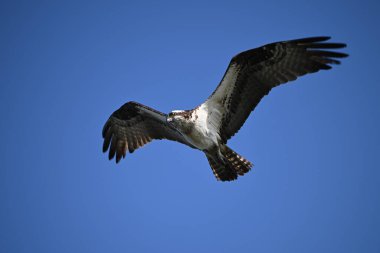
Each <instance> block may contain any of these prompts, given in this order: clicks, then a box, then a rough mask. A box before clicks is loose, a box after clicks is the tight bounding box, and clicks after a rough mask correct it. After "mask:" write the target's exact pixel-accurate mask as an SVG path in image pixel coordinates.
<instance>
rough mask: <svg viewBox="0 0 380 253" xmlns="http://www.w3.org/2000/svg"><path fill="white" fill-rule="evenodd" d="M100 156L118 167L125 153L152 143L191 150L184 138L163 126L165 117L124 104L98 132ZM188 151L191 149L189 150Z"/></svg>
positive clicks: (141, 106)
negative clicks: (173, 144) (164, 142)
mask: <svg viewBox="0 0 380 253" xmlns="http://www.w3.org/2000/svg"><path fill="white" fill-rule="evenodd" d="M102 135H103V138H104V142H103V152H107V150H109V153H108V158H109V159H110V160H111V159H113V158H114V157H115V156H116V162H117V163H118V162H119V161H120V160H121V158H124V157H125V155H126V152H127V150H128V151H129V152H130V153H133V152H134V151H135V150H136V149H138V148H140V147H142V146H144V145H145V144H147V143H149V142H150V141H152V140H154V139H167V140H172V141H178V142H181V143H183V144H186V145H189V146H191V144H189V143H187V142H186V140H185V139H184V137H183V136H182V135H181V134H180V133H179V132H178V131H177V130H176V129H175V128H173V127H172V126H171V125H169V124H167V122H166V114H164V113H161V112H159V111H156V110H154V109H152V108H149V107H147V106H145V105H142V104H139V103H136V102H128V103H126V104H124V105H123V106H121V107H120V108H119V109H118V110H116V111H115V112H114V113H113V114H112V115H111V116H110V117H109V119H108V120H107V122H106V123H105V125H104V127H103V132H102ZM191 147H192V146H191Z"/></svg>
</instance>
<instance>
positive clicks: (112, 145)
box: [103, 37, 347, 181]
mask: <svg viewBox="0 0 380 253" xmlns="http://www.w3.org/2000/svg"><path fill="white" fill-rule="evenodd" d="M328 39H330V38H329V37H312V38H305V39H297V40H290V41H282V42H276V43H271V44H268V45H265V46H262V47H259V48H256V49H251V50H248V51H245V52H242V53H240V54H238V55H236V56H235V57H233V58H232V60H231V62H230V64H229V66H228V68H227V70H226V73H225V74H224V76H223V79H222V81H221V82H220V84H219V85H218V87H217V88H216V90H215V91H214V92H213V94H212V95H211V96H210V97H209V98H208V99H207V100H206V101H205V102H204V103H203V104H201V105H200V106H198V107H196V108H195V109H193V110H187V111H173V112H171V113H170V114H169V115H166V114H164V113H161V112H158V111H156V110H154V109H152V108H149V107H147V106H144V105H141V104H138V103H135V102H128V103H126V104H125V105H123V106H122V107H121V108H120V109H118V110H117V111H115V112H114V113H113V114H112V115H111V116H110V118H109V119H108V121H107V122H106V124H105V126H104V128H103V138H104V144H103V152H106V151H107V150H108V148H109V149H110V151H109V159H112V158H113V157H114V156H115V154H116V162H119V161H120V159H121V157H125V154H126V151H127V150H128V151H129V152H130V153H132V152H133V151H134V150H136V149H137V148H139V147H141V146H143V145H145V144H146V143H148V142H150V141H152V140H153V139H168V140H172V141H178V142H180V143H183V144H186V145H188V146H190V147H192V148H196V149H199V150H201V151H203V152H204V153H205V154H206V157H207V159H208V161H209V163H210V166H211V168H212V170H213V172H214V175H215V176H216V178H217V179H218V180H222V181H230V180H234V179H236V178H237V177H238V176H239V175H243V174H244V173H246V172H248V171H249V170H250V168H251V167H252V163H251V162H249V161H248V160H246V159H245V158H243V157H242V156H240V155H238V154H237V153H235V152H234V151H233V150H231V149H230V148H229V147H227V145H226V143H227V140H228V139H230V138H231V137H232V136H233V135H234V134H235V133H237V132H238V131H239V129H240V128H241V127H242V125H243V124H244V122H245V120H246V119H247V118H248V116H249V114H250V113H251V111H252V110H253V109H254V108H255V107H256V106H257V104H258V103H259V102H260V101H261V99H262V98H263V97H264V96H265V95H267V94H268V93H269V92H270V90H271V89H272V88H274V87H276V86H278V85H280V84H283V83H286V82H288V81H293V80H295V79H297V78H298V77H299V76H302V75H305V74H307V73H314V72H317V71H319V70H327V69H330V68H331V64H339V63H340V61H339V60H337V59H338V58H343V57H346V56H347V54H344V53H340V52H334V51H329V50H330V49H338V48H343V47H345V46H346V45H345V44H342V43H328V42H325V41H327V40H328Z"/></svg>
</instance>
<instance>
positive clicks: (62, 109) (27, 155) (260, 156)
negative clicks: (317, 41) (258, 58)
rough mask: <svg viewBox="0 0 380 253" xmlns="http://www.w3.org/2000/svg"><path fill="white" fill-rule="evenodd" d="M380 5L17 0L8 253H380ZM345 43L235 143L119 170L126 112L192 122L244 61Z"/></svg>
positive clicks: (0, 81) (175, 147)
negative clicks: (219, 152)
mask: <svg viewBox="0 0 380 253" xmlns="http://www.w3.org/2000/svg"><path fill="white" fill-rule="evenodd" d="M379 5H380V4H379V2H378V1H326V0H321V1H314V2H310V1H271V0H268V1H228V2H227V1H214V2H211V1H209V2H206V1H183V2H181V1H149V2H148V1H139V2H137V1H136V2H132V1H87V2H85V1H2V2H1V4H0V31H1V35H0V45H1V47H0V103H1V106H0V114H1V121H0V134H1V142H2V145H1V146H0V158H1V160H0V161H1V164H0V167H1V169H0V201H1V204H0V251H1V252H7V253H11V252H39V253H43V252H49V253H51V252H220V253H222V252H223V253H224V252H276V253H278V252H292V253H297V252H308V253H313V252H318V253H320V252H344V253H349V252H366V253H368V252H370V253H371V252H380V238H379V235H380V215H379V214H380V197H379V193H380V167H379V162H378V160H377V158H379V156H380V144H379V143H380V135H379V129H380V117H379V116H380V105H379V92H380V88H379V87H380V86H379V84H380V78H379V70H380V69H379V62H378V58H379V56H380V47H379V39H380V32H379V27H378V26H379V24H380V18H379V17H378V13H379V11H380V7H379ZM321 35H330V36H332V37H333V40H334V41H335V42H345V43H347V44H348V47H347V48H346V49H345V50H344V52H347V53H349V54H350V57H349V58H346V59H344V60H343V64H342V65H340V66H337V67H336V68H334V69H333V70H331V71H325V72H319V73H317V74H313V75H309V76H306V77H303V78H300V79H298V80H297V81H296V82H293V83H291V84H287V85H284V86H281V87H278V88H276V89H274V90H273V91H272V92H271V94H270V95H269V96H268V97H266V98H265V99H263V100H262V102H261V103H260V104H259V106H258V107H257V108H256V110H255V111H254V112H253V113H252V114H251V116H250V118H249V119H248V120H247V122H246V124H245V125H244V127H243V128H242V129H241V130H240V132H239V133H238V134H237V135H235V137H234V138H233V139H232V140H231V141H230V142H229V145H230V146H231V147H232V148H233V149H234V150H236V151H237V152H239V153H240V154H242V155H243V156H245V157H246V158H247V159H249V160H250V161H252V162H253V163H254V164H255V167H254V168H253V170H252V171H251V172H250V173H248V174H246V175H245V176H244V177H241V178H239V180H237V181H234V182H232V183H221V182H217V181H216V180H215V178H214V176H213V174H212V171H211V169H210V167H209V165H208V162H207V160H206V158H205V156H204V155H203V153H201V152H199V151H197V150H192V149H190V148H188V147H186V146H183V145H181V144H178V143H174V142H169V141H155V142H153V143H151V144H149V145H147V146H145V147H144V148H142V149H140V150H138V151H136V152H135V153H134V154H133V155H127V157H126V159H124V160H122V161H121V163H119V164H118V165H116V164H115V162H114V161H112V162H110V161H108V158H107V156H106V155H105V154H103V153H102V152H101V146H102V138H101V129H102V127H103V124H104V123H105V121H106V120H107V118H108V117H109V115H110V114H111V113H112V112H113V111H114V110H116V109H117V108H119V107H120V106H121V105H122V104H123V103H125V102H127V101H130V100H133V101H138V102H140V103H143V104H146V105H148V106H151V107H153V108H156V109H158V110H161V111H163V112H169V111H171V110H173V109H191V108H193V107H195V106H197V105H198V104H200V103H202V101H203V100H204V99H205V98H207V97H208V96H209V94H210V93H211V92H212V91H213V90H214V89H215V87H216V85H217V84H218V83H219V81H220V79H221V77H222V75H223V74H224V71H225V69H226V67H227V65H228V63H229V60H230V59H231V57H232V56H233V55H235V54H237V53H238V52H241V51H244V50H247V49H250V48H254V47H258V46H261V45H263V44H266V43H270V42H274V41H279V40H287V39H296V38H300V37H307V36H321Z"/></svg>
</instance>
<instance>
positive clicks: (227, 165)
mask: <svg viewBox="0 0 380 253" xmlns="http://www.w3.org/2000/svg"><path fill="white" fill-rule="evenodd" d="M206 157H207V159H208V162H209V163H210V166H211V169H212V171H213V172H214V175H215V177H216V179H217V180H220V181H232V180H235V179H237V177H238V176H242V175H244V174H245V173H247V172H248V171H250V170H251V168H252V166H253V164H252V163H251V162H250V161H248V160H247V159H245V158H244V157H242V156H241V155H239V154H237V153H236V152H235V151H233V150H232V149H230V148H229V147H227V146H226V145H223V146H222V147H221V149H220V153H219V152H216V153H206Z"/></svg>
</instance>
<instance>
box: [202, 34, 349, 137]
mask: <svg viewBox="0 0 380 253" xmlns="http://www.w3.org/2000/svg"><path fill="white" fill-rule="evenodd" d="M329 39H330V37H312V38H304V39H297V40H290V41H282V42H276V43H271V44H268V45H265V46H262V47H259V48H256V49H251V50H248V51H245V52H242V53H240V54H238V55H236V56H235V57H233V58H232V60H231V62H230V64H229V66H228V68H227V71H226V73H225V74H224V77H223V79H222V81H221V82H220V84H219V85H218V87H217V88H216V90H215V91H214V92H213V94H212V95H211V96H210V97H209V98H208V99H207V100H206V102H205V103H204V104H203V105H204V106H206V107H207V108H209V109H208V110H213V108H214V109H215V108H216V109H217V110H218V111H219V113H214V114H211V117H217V118H215V119H211V121H213V122H218V124H217V125H218V126H219V128H220V129H219V133H220V136H221V138H222V140H223V142H227V140H228V139H229V138H231V137H232V136H233V135H234V134H235V133H237V132H238V131H239V129H240V128H241V126H242V125H243V124H244V122H245V120H246V119H247V118H248V116H249V114H250V113H251V111H252V110H253V109H254V108H255V107H256V105H257V104H258V103H259V102H260V100H261V99H262V98H263V97H264V96H265V95H267V94H268V93H269V91H270V90H271V89H272V88H273V87H276V86H278V85H280V84H283V83H286V82H288V81H293V80H295V79H297V77H299V76H302V75H305V74H307V73H314V72H317V71H319V70H321V69H330V68H331V66H330V64H339V63H340V61H338V60H337V59H336V58H342V57H347V56H348V55H347V54H344V53H339V52H333V51H328V50H326V49H337V48H343V47H345V46H346V45H345V44H342V43H327V42H324V41H326V40H329ZM210 108H211V109H210Z"/></svg>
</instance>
